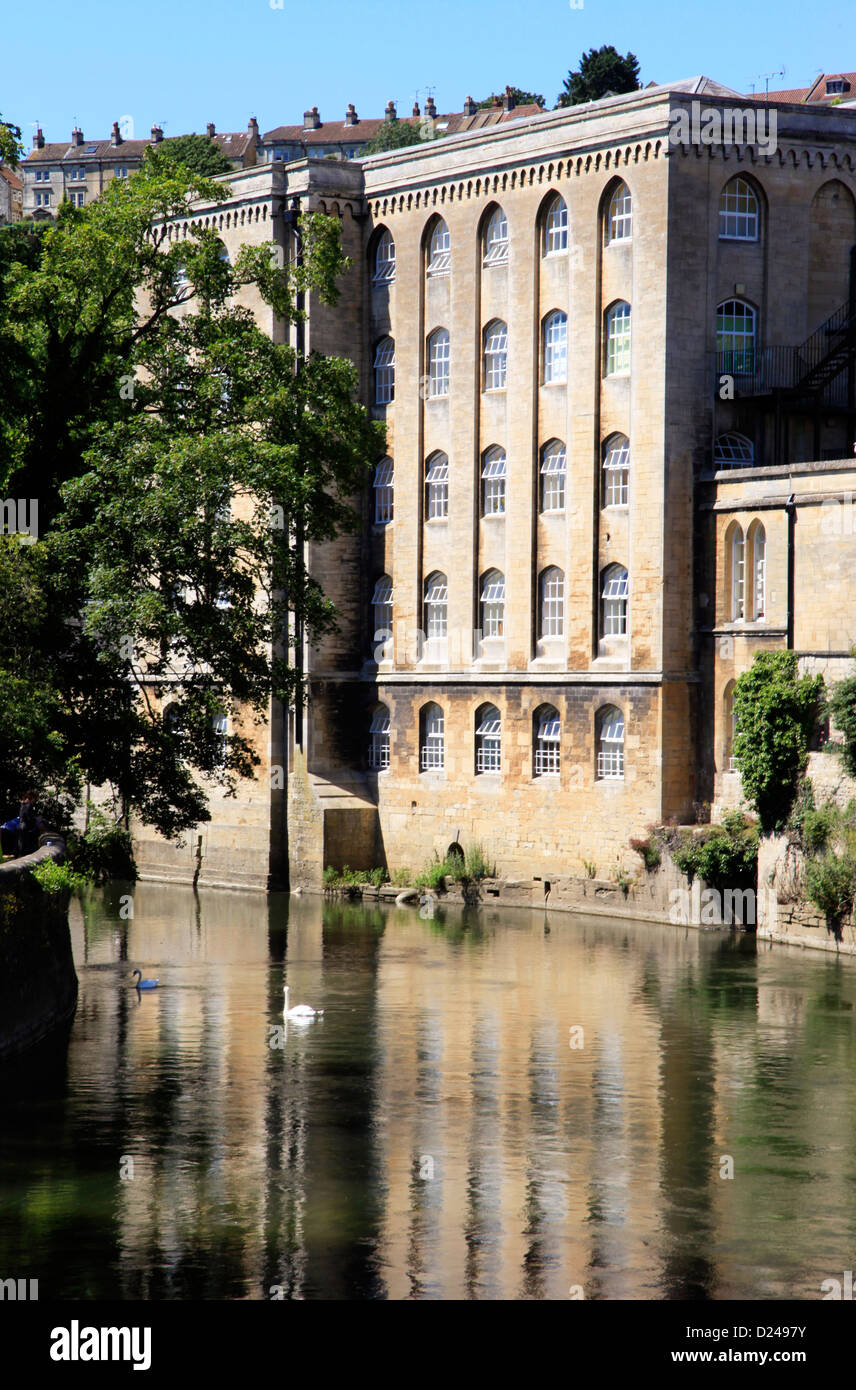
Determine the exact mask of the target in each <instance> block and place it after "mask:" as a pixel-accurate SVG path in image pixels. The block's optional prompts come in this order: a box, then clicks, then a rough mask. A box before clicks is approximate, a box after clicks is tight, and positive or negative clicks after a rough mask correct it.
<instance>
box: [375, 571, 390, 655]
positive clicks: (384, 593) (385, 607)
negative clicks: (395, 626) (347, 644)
mask: <svg viewBox="0 0 856 1390" xmlns="http://www.w3.org/2000/svg"><path fill="white" fill-rule="evenodd" d="M372 622H373V624H374V635H373V642H374V643H378V642H381V643H383V642H388V641H389V639H390V637H391V636H392V580H391V578H390V577H389V575H388V574H382V575H381V576H380V578H379V579H378V580H377V582H376V583H375V586H374V591H373V593H372Z"/></svg>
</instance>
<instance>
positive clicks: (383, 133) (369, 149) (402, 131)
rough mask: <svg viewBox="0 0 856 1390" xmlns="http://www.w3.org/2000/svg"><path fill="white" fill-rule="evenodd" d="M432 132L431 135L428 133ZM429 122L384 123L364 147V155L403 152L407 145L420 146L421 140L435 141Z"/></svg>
mask: <svg viewBox="0 0 856 1390" xmlns="http://www.w3.org/2000/svg"><path fill="white" fill-rule="evenodd" d="M428 132H431V133H428ZM435 138H436V137H435V135H434V134H433V132H432V131H431V127H430V124H429V123H428V122H426V123H425V125H424V126H423V125H421V124H420V123H419V122H418V121H384V122H383V125H381V126H380V128H379V129H378V132H377V134H376V135H373V136H372V138H371V140H368V141H367V142H366V144H365V145H364V146H363V150H362V153H363V154H383V153H385V151H386V150H401V149H404V148H405V147H406V146H407V145H418V144H419V142H420V140H431V139H435Z"/></svg>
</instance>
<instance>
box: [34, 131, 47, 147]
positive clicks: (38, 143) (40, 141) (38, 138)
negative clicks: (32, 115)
mask: <svg viewBox="0 0 856 1390" xmlns="http://www.w3.org/2000/svg"><path fill="white" fill-rule="evenodd" d="M44 147H45V137H44V135H43V133H42V128H41V126H39V127H38V129H37V131H36V133H35V135H34V136H33V149H34V150H43V149H44Z"/></svg>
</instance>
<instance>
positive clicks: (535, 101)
mask: <svg viewBox="0 0 856 1390" xmlns="http://www.w3.org/2000/svg"><path fill="white" fill-rule="evenodd" d="M504 95H505V88H504V87H503V89H502V92H500V93H499V95H495V94H494V95H491V96H489V97H485V98H484V100H483V101H479V102H476V105H477V106H478V108H479V110H484V109H485V107H488V106H497V105H499V106H501V105H502V99H503V96H504ZM511 96H512V99H513V101H514V105H515V106H543V105H544V98H543V96H542V95H541V93H540V92H527V91H525V90H524V88H523V87H512V88H511Z"/></svg>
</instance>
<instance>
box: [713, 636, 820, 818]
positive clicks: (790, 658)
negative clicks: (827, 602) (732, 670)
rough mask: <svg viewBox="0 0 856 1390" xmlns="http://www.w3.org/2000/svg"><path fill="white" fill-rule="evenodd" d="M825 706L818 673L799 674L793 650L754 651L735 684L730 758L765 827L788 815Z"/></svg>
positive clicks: (747, 796)
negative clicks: (748, 666) (753, 656)
mask: <svg viewBox="0 0 856 1390" xmlns="http://www.w3.org/2000/svg"><path fill="white" fill-rule="evenodd" d="M824 705H825V696H824V683H823V677H822V676H809V675H804V676H800V675H799V663H798V658H797V655H796V653H795V652H791V651H779V652H758V653H757V654H756V656H755V660H754V661H753V663H752V665H751V666H750V668H749V670H748V671H744V672H743V674H742V675H741V676H739V677H738V679H737V682H736V684H735V687H734V715H735V723H736V732H735V736H734V757H735V760H736V762H737V766H738V769H739V771H740V775H741V778H742V783H743V791H744V794H745V796H746V799H747V800H748V802H749V803H750V805H751V806H753V807H754V808H755V810H756V811H757V813H758V817H759V819H760V822H761V828H762V829H763V830H764V831H772V830H779V829H781V828H782V826H783V825H784V824H785V822H786V821H787V819H788V816H789V815H790V812H791V808H792V806H793V804H794V799H795V797H796V795H797V790H798V786H799V781H800V777H801V776H802V774H803V772H804V771H805V767H806V763H807V761H808V750H809V743H810V740H811V737H812V734H813V733H814V730H815V728H816V726H817V723H818V720H819V719H820V717H821V714H822V712H823V709H824Z"/></svg>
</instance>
